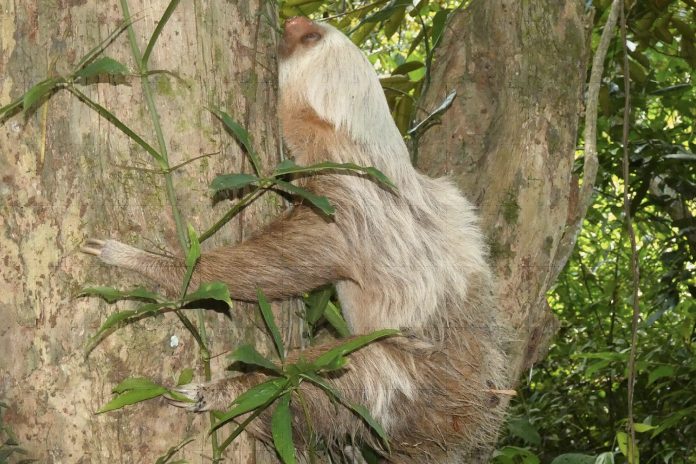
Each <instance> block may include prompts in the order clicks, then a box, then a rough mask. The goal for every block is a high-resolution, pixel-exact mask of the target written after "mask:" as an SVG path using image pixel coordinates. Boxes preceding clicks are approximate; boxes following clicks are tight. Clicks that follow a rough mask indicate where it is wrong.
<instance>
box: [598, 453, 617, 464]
mask: <svg viewBox="0 0 696 464" xmlns="http://www.w3.org/2000/svg"><path fill="white" fill-rule="evenodd" d="M594 464H614V453H612V452H611V451H606V452H604V453H602V454H600V455H599V456H597V459H595V462H594Z"/></svg>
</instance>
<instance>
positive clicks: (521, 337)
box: [416, 0, 588, 388]
mask: <svg viewBox="0 0 696 464" xmlns="http://www.w3.org/2000/svg"><path fill="white" fill-rule="evenodd" d="M584 3H585V2H582V1H579V0H576V1H568V2H559V1H557V0H537V1H518V0H514V1H510V0H485V1H484V0H474V1H473V2H472V3H471V5H470V6H469V7H468V8H467V9H465V10H464V11H462V12H459V13H457V14H455V15H454V17H453V18H452V20H451V21H450V22H449V24H448V26H447V28H446V32H445V34H444V36H443V39H442V42H441V45H440V47H439V48H438V50H437V51H436V53H435V57H434V64H433V67H432V70H431V80H430V83H429V85H428V87H427V89H426V91H425V93H424V94H423V96H422V98H421V101H420V107H421V108H424V109H426V110H428V109H430V110H432V109H434V108H436V107H437V106H438V105H439V104H440V102H441V101H442V100H443V99H444V98H445V96H446V95H447V94H448V93H449V92H450V91H451V90H452V89H454V90H456V91H457V97H456V99H455V100H454V103H453V105H452V107H451V108H449V109H448V110H447V112H446V113H445V114H444V115H443V116H442V118H441V121H440V123H439V124H437V125H435V126H433V127H431V128H430V129H429V130H428V131H427V132H425V133H424V134H423V135H422V136H421V137H420V138H419V140H418V150H417V160H416V163H417V165H418V167H419V168H421V169H422V170H424V171H425V172H427V173H429V174H431V175H435V176H437V175H449V176H452V177H453V178H454V179H455V180H456V181H457V182H458V184H459V185H460V186H461V188H462V190H463V191H464V193H465V194H466V195H467V196H468V197H469V198H470V199H472V200H473V201H474V202H475V204H476V205H477V206H478V208H479V211H480V214H481V217H482V223H483V226H484V229H485V231H486V234H487V236H488V238H489V242H490V249H491V259H492V262H493V264H494V268H495V270H496V271H497V277H498V293H499V297H500V304H501V305H502V307H503V309H504V311H505V313H506V314H507V316H508V317H509V320H508V321H507V323H508V324H509V325H510V326H511V327H513V329H514V333H515V336H514V340H513V341H512V343H511V346H510V349H509V357H510V363H509V366H510V375H511V378H513V379H517V378H519V376H520V374H521V373H522V372H523V371H524V370H526V369H528V368H529V367H530V366H531V365H532V363H534V362H535V361H536V360H538V359H540V358H542V357H543V356H544V355H545V353H546V350H547V349H548V346H549V343H550V340H551V337H552V336H553V334H554V333H555V331H556V329H557V326H558V325H557V324H558V323H557V321H556V319H555V317H554V316H553V314H551V312H550V310H549V308H548V304H547V303H546V292H547V291H548V290H549V287H550V286H551V285H552V284H553V282H554V280H555V278H556V277H557V275H558V273H559V272H560V270H561V268H562V267H563V266H564V265H565V261H566V259H567V255H566V254H565V253H563V252H562V250H561V249H560V246H559V244H560V243H561V241H562V240H567V237H566V238H564V234H565V233H566V231H567V225H568V224H569V220H570V219H572V214H570V213H569V212H573V211H574V207H575V205H574V199H575V194H576V192H577V179H576V178H575V177H574V176H573V166H574V159H575V153H576V140H577V131H578V119H579V118H578V117H579V115H580V114H581V111H582V109H583V106H582V92H583V84H584V82H585V73H586V63H587V58H588V50H587V39H588V35H587V34H588V31H587V29H586V27H585V26H586V21H585V13H584ZM421 116H422V115H421ZM569 216H571V217H570V218H569ZM510 387H511V388H512V387H514V385H511V386H510Z"/></svg>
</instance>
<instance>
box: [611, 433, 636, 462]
mask: <svg viewBox="0 0 696 464" xmlns="http://www.w3.org/2000/svg"><path fill="white" fill-rule="evenodd" d="M630 440H631V437H630V436H629V435H628V434H627V433H626V432H616V443H617V444H618V445H619V450H620V451H621V454H623V455H624V456H626V460H627V461H628V464H638V463H639V462H640V454H639V452H638V447H637V446H636V445H635V443H634V444H633V446H629V442H630ZM629 449H630V451H629ZM629 454H630V456H629Z"/></svg>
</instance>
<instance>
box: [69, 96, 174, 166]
mask: <svg viewBox="0 0 696 464" xmlns="http://www.w3.org/2000/svg"><path fill="white" fill-rule="evenodd" d="M68 90H70V92H71V93H72V94H73V95H75V96H76V97H77V98H79V99H80V101H82V102H83V103H84V104H85V105H87V106H89V107H90V108H92V109H93V110H94V111H96V112H97V113H99V115H100V116H101V117H102V118H104V119H106V120H107V121H109V122H110V123H111V124H113V125H114V126H116V128H117V129H118V130H120V131H121V132H123V133H124V134H126V135H127V136H128V138H130V139H131V140H132V141H134V142H135V143H137V144H138V145H140V147H142V148H143V149H144V150H145V151H146V152H148V153H149V154H150V155H151V156H152V157H153V158H154V159H155V160H157V162H158V163H159V164H160V166H161V167H162V168H163V169H166V168H168V166H167V163H166V162H165V161H164V159H163V158H162V155H161V154H160V153H159V152H158V151H157V150H155V149H154V148H153V147H152V146H151V145H150V144H149V143H147V142H146V141H145V140H143V138H142V137H140V136H139V135H138V134H136V133H135V132H133V130H132V129H131V128H130V127H128V126H126V125H125V124H124V123H123V122H121V120H120V119H118V118H117V117H116V115H115V114H113V113H112V112H110V111H109V110H107V109H106V108H104V107H103V106H101V105H100V104H99V103H97V102H95V101H94V100H92V99H91V98H89V97H88V96H87V95H85V94H84V93H82V92H80V91H79V90H78V89H77V88H76V87H68Z"/></svg>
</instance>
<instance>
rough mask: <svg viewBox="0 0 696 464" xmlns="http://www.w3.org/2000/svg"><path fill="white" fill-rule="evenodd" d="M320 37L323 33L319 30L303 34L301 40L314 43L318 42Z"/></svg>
mask: <svg viewBox="0 0 696 464" xmlns="http://www.w3.org/2000/svg"><path fill="white" fill-rule="evenodd" d="M319 39H321V34H319V33H318V32H308V33H307V34H305V35H303V36H302V38H301V39H300V40H301V41H302V43H312V42H317V41H318V40H319Z"/></svg>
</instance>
